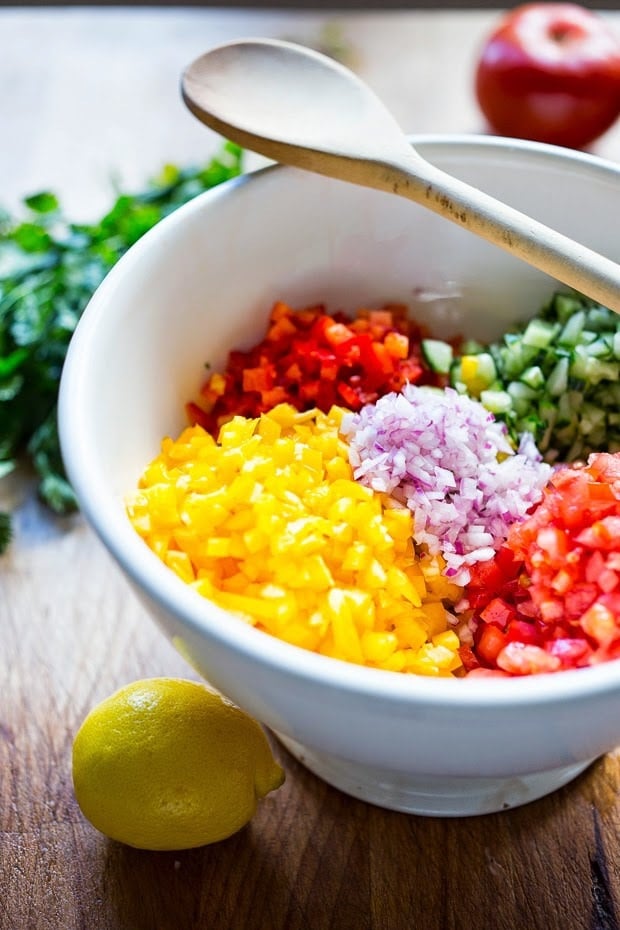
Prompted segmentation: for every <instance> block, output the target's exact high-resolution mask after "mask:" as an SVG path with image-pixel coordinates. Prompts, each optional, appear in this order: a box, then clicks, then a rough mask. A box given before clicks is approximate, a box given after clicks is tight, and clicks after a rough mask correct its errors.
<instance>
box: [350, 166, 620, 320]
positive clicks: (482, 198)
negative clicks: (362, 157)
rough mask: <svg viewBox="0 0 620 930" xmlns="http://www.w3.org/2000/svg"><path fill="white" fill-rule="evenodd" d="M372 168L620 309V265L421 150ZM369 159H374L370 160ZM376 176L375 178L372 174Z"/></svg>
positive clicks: (376, 181) (386, 181)
mask: <svg viewBox="0 0 620 930" xmlns="http://www.w3.org/2000/svg"><path fill="white" fill-rule="evenodd" d="M412 158H413V159H415V168H411V167H410V166H409V164H408V159H407V158H403V159H400V160H399V161H397V162H392V163H388V164H385V165H383V166H382V167H383V168H384V170H379V171H377V170H376V166H375V170H374V171H372V172H370V171H369V172H368V176H367V183H368V184H369V186H372V187H377V188H380V189H383V190H389V191H392V192H393V193H395V194H400V195H401V196H402V197H407V198H408V199H410V200H414V201H416V202H417V203H420V204H423V205H424V206H425V207H427V208H428V209H430V210H433V211H434V212H435V213H438V214H440V215H441V216H443V217H445V218H446V219H449V220H452V221H453V222H454V223H456V224H457V225H459V226H462V227H463V228H464V229H467V230H469V231H470V232H473V233H476V234H477V235H478V236H481V237H482V238H484V239H487V240H488V241H489V242H492V243H493V244H494V245H497V246H499V247H500V248H502V249H504V250H506V251H507V252H510V253H511V254H512V255H515V256H516V257H517V258H521V259H523V260H524V261H526V262H528V263H529V264H530V265H533V266H534V267H535V268H538V269H539V270H540V271H544V272H546V273H547V274H549V275H551V276H552V277H554V278H556V279H557V280H558V281H561V282H562V283H563V284H567V285H568V286H569V287H572V288H574V289H575V290H577V291H579V292H580V293H582V294H585V295H586V296H587V297H591V298H592V299H594V300H596V301H598V302H599V303H600V304H601V305H602V306H604V307H608V308H609V309H610V310H614V311H615V312H616V313H620V265H618V264H617V263H616V262H614V261H611V259H609V258H606V257H605V256H603V255H600V254H599V253H598V252H594V251H592V250H591V249H588V248H586V246H584V245H580V244H579V243H577V242H574V241H573V240H572V239H569V238H568V237H567V236H564V235H562V234H561V233H559V232H556V231H555V230H553V229H550V228H549V227H548V226H545V225H544V224H543V223H539V222H538V221H537V220H534V219H532V218H531V217H528V216H526V215H525V214H523V213H521V212H520V211H519V210H515V209H514V208H513V207H510V206H508V205H507V204H504V203H502V202H501V201H498V200H496V199H495V198H494V197H491V196H489V195H488V194H485V193H484V192H483V191H480V190H477V189H476V188H474V187H471V186H470V185H469V184H466V183H464V182H463V181H460V180H458V179H457V178H454V177H452V176H451V175H448V174H445V173H444V172H443V171H441V170H440V169H439V168H435V167H434V165H432V164H430V163H429V162H427V161H426V160H425V159H423V158H421V157H420V156H418V155H417V154H415V153H412ZM367 164H368V163H367ZM371 176H372V180H371Z"/></svg>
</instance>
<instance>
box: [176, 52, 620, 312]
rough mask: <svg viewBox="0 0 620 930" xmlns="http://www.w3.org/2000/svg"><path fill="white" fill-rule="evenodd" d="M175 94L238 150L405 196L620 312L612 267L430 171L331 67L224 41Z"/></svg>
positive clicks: (367, 98) (365, 95)
mask: <svg viewBox="0 0 620 930" xmlns="http://www.w3.org/2000/svg"><path fill="white" fill-rule="evenodd" d="M182 94H183V98H184V100H185V102H186V104H187V106H188V107H189V109H190V110H191V111H192V113H194V114H195V116H197V117H198V119H200V120H201V121H202V122H203V123H206V125H207V126H209V127H210V128H211V129H214V130H216V132H218V133H220V134H221V135H223V136H225V137H226V138H228V139H231V140H232V141H233V142H237V143H238V144H239V145H241V146H243V147H244V148H247V149H250V150H253V151H256V152H259V153H260V154H262V155H266V156H267V157H268V158H272V159H275V160H276V161H278V162H283V163H284V164H288V165H295V166H297V167H299V168H305V169H307V170H309V171H315V172H318V173H319V174H324V175H328V176H329V177H334V178H339V179H341V180H343V181H350V182H352V183H354V184H361V185H363V186H365V187H373V188H377V189H379V190H384V191H391V192H392V193H394V194H400V195H401V196H403V197H408V198H409V199H410V200H414V201H415V202H416V203H419V204H422V205H423V206H426V207H428V208H429V209H430V210H433V211H434V212H435V213H439V214H441V215H442V216H444V217H446V218H447V219H450V220H452V221H453V222H455V223H457V224H458V225H459V226H462V227H464V228H465V229H468V230H470V231H471V232H473V233H476V234H477V235H479V236H482V237H483V238H484V239H487V240H488V241H489V242H492V243H494V244H495V245H498V246H500V248H503V249H505V250H506V251H508V252H510V253H512V254H513V255H516V256H517V257H519V258H521V259H523V260H524V261H526V262H528V263H529V264H531V265H533V266H534V267H536V268H538V269H540V270H541V271H544V272H546V273H547V274H549V275H551V276H552V277H554V278H556V279H557V280H558V281H561V282H563V283H564V284H567V285H569V286H570V287H573V288H575V289H576V290H577V291H580V292H581V293H583V294H585V295H587V296H588V297H591V298H593V299H594V300H597V301H598V302H600V303H601V304H602V305H603V306H607V307H609V308H611V309H612V310H615V311H616V313H620V265H618V264H616V263H615V262H613V261H611V260H610V259H608V258H605V257H604V256H602V255H599V254H598V253H596V252H593V251H591V250H590V249H588V248H586V247H585V246H583V245H580V244H579V243H577V242H574V241H573V240H571V239H569V238H567V237H566V236H563V235H562V234H560V233H558V232H556V231H554V230H553V229H549V228H548V227H547V226H544V225H542V224H541V223H539V222H537V221H536V220H534V219H531V218H530V217H528V216H526V215H525V214H523V213H520V212H519V211H517V210H514V209H513V208H512V207H509V206H507V205H506V204H504V203H502V202H501V201H499V200H496V199H494V198H493V197H490V196H488V195H487V194H485V193H483V192H482V191H480V190H477V189H476V188H474V187H471V186H470V185H468V184H465V183H463V182H462V181H459V180H457V179H456V178H453V177H451V176H450V175H449V174H446V173H445V172H443V171H441V170H439V169H438V168H435V167H434V166H433V165H432V164H430V163H429V162H428V161H426V160H425V159H424V158H422V156H421V155H419V154H418V152H416V151H415V149H414V148H413V147H412V145H411V144H410V142H409V141H408V139H407V137H406V136H405V134H404V133H403V132H402V130H401V129H400V127H399V126H398V124H397V123H396V121H395V120H394V118H393V117H392V115H391V114H390V113H389V112H388V111H387V109H386V108H385V107H384V105H383V104H382V102H381V101H380V100H379V99H378V97H376V95H375V94H374V93H373V92H372V91H371V90H370V88H369V87H368V86H367V85H366V84H364V82H363V81H361V80H360V78H358V77H357V75H355V74H354V73H353V72H351V71H349V70H348V68H345V67H344V66H343V65H341V64H338V63H337V62H336V61H333V60H332V59H331V58H328V57H327V56H325V55H321V54H319V53H318V52H315V51H312V50H311V49H308V48H305V47H304V46H301V45H295V44H293V43H290V42H282V41H278V40H274V39H245V40H240V41H235V42H230V43H227V44H225V45H220V46H218V47H217V48H214V49H212V50H211V51H209V52H207V53H206V54H204V55H202V56H201V57H200V58H198V59H196V61H194V62H193V63H192V64H191V65H189V67H188V68H187V70H186V71H185V73H184V74H183V78H182ZM618 183H619V184H620V170H619V172H618Z"/></svg>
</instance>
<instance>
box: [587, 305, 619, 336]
mask: <svg viewBox="0 0 620 930" xmlns="http://www.w3.org/2000/svg"><path fill="white" fill-rule="evenodd" d="M614 323H615V321H613V318H612V311H611V310H607V309H606V308H605V307H592V309H591V310H588V317H587V328H588V329H592V330H594V332H595V333H604V332H606V331H609V330H610V329H612V327H613V325H614Z"/></svg>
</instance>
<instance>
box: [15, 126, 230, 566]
mask: <svg viewBox="0 0 620 930" xmlns="http://www.w3.org/2000/svg"><path fill="white" fill-rule="evenodd" d="M242 170H243V169H242V151H241V149H239V148H238V147H237V146H235V145H233V144H232V143H226V144H225V145H224V146H223V148H222V151H221V153H220V154H219V155H218V156H217V157H216V158H214V159H212V160H211V161H210V162H209V163H208V164H207V165H206V166H203V167H199V168H186V169H182V168H179V167H177V166H175V165H167V166H166V167H165V168H164V169H163V170H162V172H161V173H160V175H159V177H157V178H155V179H154V180H153V181H151V182H150V183H149V185H148V187H147V188H146V189H145V190H144V191H142V192H140V193H137V194H125V193H121V194H120V195H119V196H117V198H116V200H115V202H114V204H113V206H112V208H111V209H110V210H109V211H108V212H107V213H106V214H105V216H103V217H102V218H101V219H100V220H99V222H97V223H94V224H92V225H89V224H78V223H72V222H70V221H69V220H67V219H66V217H65V216H64V215H63V212H62V210H61V206H60V204H59V202H58V199H57V197H56V196H55V195H54V194H52V193H47V192H44V193H39V194H36V195H34V196H31V197H27V198H26V199H25V200H24V215H23V216H21V217H19V218H17V217H14V216H11V215H10V214H8V213H6V212H0V480H2V478H3V477H4V476H5V475H7V474H8V473H9V472H10V471H11V470H12V469H13V468H15V467H16V464H17V461H18V459H25V460H26V461H29V462H30V463H31V464H32V466H33V467H34V470H35V472H36V474H37V476H38V479H39V486H38V490H39V494H40V497H41V499H42V500H43V501H44V502H45V503H46V504H48V505H49V507H51V509H52V510H53V511H55V512H56V513H59V514H64V513H68V512H70V511H71V510H75V509H76V506H77V503H76V499H75V495H74V494H73V491H72V489H71V486H70V485H69V483H68V481H67V477H66V474H65V471H64V467H63V463H62V457H61V454H60V446H59V441H58V425H57V400H58V386H59V382H60V374H61V371H62V366H63V362H64V359H65V355H66V352H67V348H68V345H69V341H70V339H71V336H72V334H73V331H74V329H75V327H76V324H77V322H78V320H79V318H80V315H81V314H82V312H83V310H84V308H85V306H86V304H87V303H88V301H89V299H90V297H91V295H92V294H93V292H94V290H95V289H96V288H97V286H98V285H99V284H100V283H101V281H102V280H103V278H104V277H105V275H106V274H107V272H108V271H109V270H110V268H112V266H113V265H114V264H115V263H116V262H117V261H118V259H119V258H120V257H121V255H123V253H124V252H126V251H127V249H128V248H129V247H130V246H131V245H133V244H134V243H135V242H136V241H137V240H138V239H139V238H140V237H141V236H142V235H143V234H144V233H145V232H147V231H148V230H149V229H151V227H152V226H154V225H155V223H157V222H159V220H161V219H163V217H165V216H166V215H167V214H169V213H171V212H172V211H173V210H175V209H176V208H177V207H179V206H180V205H181V204H183V203H186V202H187V201H188V200H191V199H192V198H193V197H195V196H196V195H197V194H200V193H202V192H203V191H205V190H209V189H210V188H212V187H215V186H216V185H217V184H220V183H222V182H223V181H227V180H229V179H230V178H233V177H236V176H237V175H239V174H240V173H241V172H242ZM10 537H11V519H10V515H9V514H7V513H0V553H2V552H3V551H4V549H5V548H6V546H7V545H8V543H9V540H10Z"/></svg>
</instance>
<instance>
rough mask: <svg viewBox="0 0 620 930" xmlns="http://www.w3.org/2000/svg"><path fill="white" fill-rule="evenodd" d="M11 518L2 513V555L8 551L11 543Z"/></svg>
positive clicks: (0, 550)
mask: <svg viewBox="0 0 620 930" xmlns="http://www.w3.org/2000/svg"><path fill="white" fill-rule="evenodd" d="M11 536H12V530H11V517H10V514H8V513H2V512H1V511H0V555H2V553H3V552H5V551H6V549H7V548H8V545H9V543H10V541H11Z"/></svg>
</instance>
